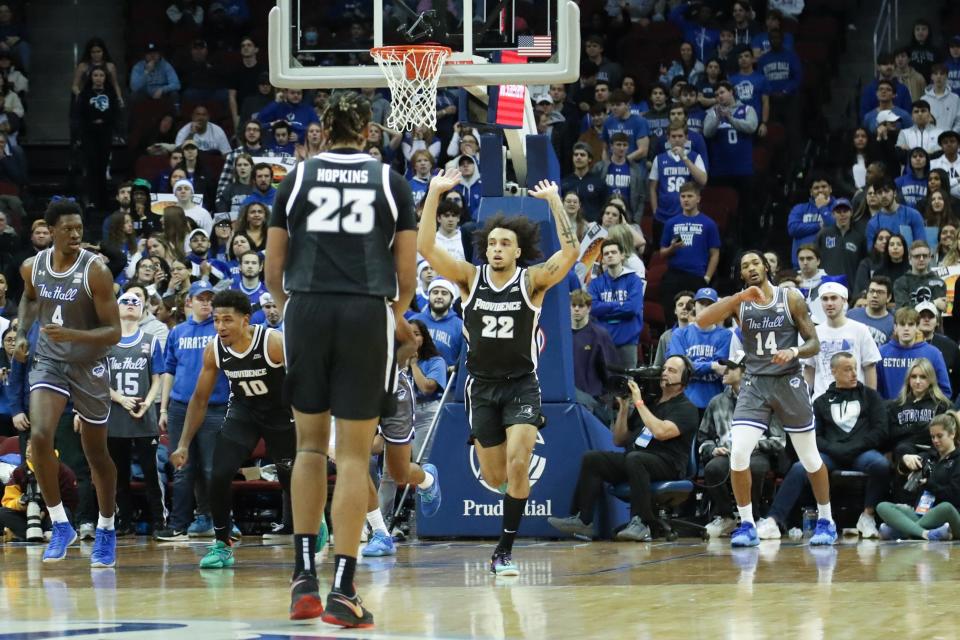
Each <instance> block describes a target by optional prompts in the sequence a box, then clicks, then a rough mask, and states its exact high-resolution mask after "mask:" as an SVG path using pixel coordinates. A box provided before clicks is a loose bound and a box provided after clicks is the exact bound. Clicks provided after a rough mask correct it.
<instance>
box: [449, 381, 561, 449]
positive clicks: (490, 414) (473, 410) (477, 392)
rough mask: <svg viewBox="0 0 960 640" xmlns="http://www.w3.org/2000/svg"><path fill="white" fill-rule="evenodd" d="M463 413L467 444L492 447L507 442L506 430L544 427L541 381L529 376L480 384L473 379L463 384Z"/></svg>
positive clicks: (481, 382) (480, 382)
mask: <svg viewBox="0 0 960 640" xmlns="http://www.w3.org/2000/svg"><path fill="white" fill-rule="evenodd" d="M464 395H465V397H466V400H465V401H466V407H465V408H466V411H467V421H468V422H469V423H470V441H471V442H473V441H474V440H476V441H479V442H480V444H481V445H482V446H484V447H495V446H497V445H500V444H503V443H504V442H505V441H506V439H507V427H510V426H513V425H515V424H532V425H533V426H535V427H537V428H538V429H542V428H543V427H544V426H545V425H546V419H545V418H544V417H543V413H541V407H540V380H538V379H537V374H535V373H531V374H528V375H526V376H523V377H522V378H515V379H510V380H481V379H479V378H474V377H473V376H468V377H467V382H466V393H465V394H464Z"/></svg>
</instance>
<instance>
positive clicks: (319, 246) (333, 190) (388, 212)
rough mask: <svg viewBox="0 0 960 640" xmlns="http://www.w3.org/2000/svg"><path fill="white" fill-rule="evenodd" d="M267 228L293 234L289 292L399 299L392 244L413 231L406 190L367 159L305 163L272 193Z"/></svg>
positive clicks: (349, 156)
mask: <svg viewBox="0 0 960 640" xmlns="http://www.w3.org/2000/svg"><path fill="white" fill-rule="evenodd" d="M270 226H271V227H280V228H282V229H286V230H287V233H289V234H290V244H289V245H288V250H287V264H286V266H285V268H284V275H283V279H284V288H285V289H286V290H287V291H289V292H292V293H296V292H301V293H342V294H352V295H369V296H377V297H383V298H388V299H391V300H393V299H395V298H396V297H397V275H396V267H395V266H394V260H393V239H394V236H395V234H396V232H398V231H415V230H416V228H417V217H416V212H415V210H414V206H413V195H412V193H411V191H410V185H409V184H408V183H407V181H406V180H405V179H404V178H403V176H401V175H400V174H398V173H396V172H393V171H391V170H390V167H389V166H387V165H385V164H383V163H382V162H380V161H379V160H376V159H375V158H373V157H372V156H369V155H367V154H366V153H361V152H359V151H353V150H348V149H339V150H335V151H328V152H325V153H321V154H320V155H318V156H316V157H314V158H309V159H307V160H304V161H303V162H301V163H299V164H298V165H297V167H296V168H295V169H294V170H293V171H291V172H290V173H289V174H288V175H287V177H286V178H284V179H283V182H282V183H281V184H280V187H279V189H278V190H277V197H276V201H275V202H274V207H273V214H272V216H271V218H270Z"/></svg>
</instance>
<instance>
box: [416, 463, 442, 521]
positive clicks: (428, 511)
mask: <svg viewBox="0 0 960 640" xmlns="http://www.w3.org/2000/svg"><path fill="white" fill-rule="evenodd" d="M423 471H424V473H429V474H430V475H431V476H433V484H432V485H430V488H429V489H420V488H417V494H418V495H419V496H420V512H421V513H423V515H424V517H425V518H432V517H433V516H435V515H437V511H438V510H439V509H440V474H439V473H437V468H436V467H435V466H434V465H432V464H430V463H427V464H425V465H423Z"/></svg>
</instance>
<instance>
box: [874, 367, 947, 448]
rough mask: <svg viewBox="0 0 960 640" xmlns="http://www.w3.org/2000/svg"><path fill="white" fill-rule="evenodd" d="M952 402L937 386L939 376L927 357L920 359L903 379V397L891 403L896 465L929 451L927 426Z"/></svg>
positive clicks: (892, 446)
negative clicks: (906, 458) (909, 457)
mask: <svg viewBox="0 0 960 640" xmlns="http://www.w3.org/2000/svg"><path fill="white" fill-rule="evenodd" d="M950 406H951V403H950V400H949V399H948V398H947V397H946V396H945V395H943V392H942V391H941V390H940V386H939V385H938V384H937V373H936V371H935V370H934V368H933V365H932V364H931V363H930V361H929V360H927V359H926V358H917V359H916V360H915V361H914V362H913V364H912V365H911V366H910V369H909V370H908V371H907V376H906V378H904V380H903V388H902V389H901V390H900V395H898V396H897V398H896V399H895V400H893V401H892V402H891V403H890V420H889V422H888V425H889V426H888V429H889V440H888V442H887V445H888V449H891V450H893V452H894V454H893V460H894V462H895V463H898V464H899V463H902V462H903V457H904V456H905V455H916V454H918V453H922V452H924V451H929V450H930V446H931V443H930V432H929V431H928V429H927V427H928V426H929V424H930V421H931V420H933V419H934V418H935V417H936V416H938V415H940V414H942V413H945V412H946V411H947V410H948V409H950Z"/></svg>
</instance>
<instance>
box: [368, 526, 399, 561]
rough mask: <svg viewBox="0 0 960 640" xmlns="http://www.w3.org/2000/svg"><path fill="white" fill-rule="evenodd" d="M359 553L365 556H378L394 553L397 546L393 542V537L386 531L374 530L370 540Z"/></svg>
mask: <svg viewBox="0 0 960 640" xmlns="http://www.w3.org/2000/svg"><path fill="white" fill-rule="evenodd" d="M360 553H361V554H362V555H363V556H365V557H367V558H380V557H383V556H392V555H396V553H397V547H396V545H394V544H393V538H391V537H390V534H388V533H387V532H386V531H374V532H373V537H372V538H370V542H368V543H367V546H365V547H364V548H363V550H362V551H361V552H360Z"/></svg>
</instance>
